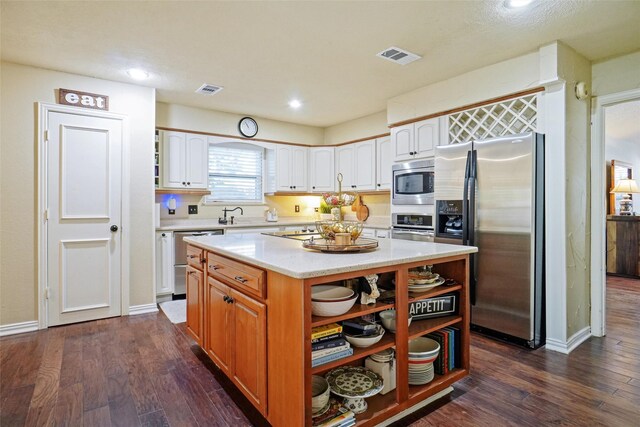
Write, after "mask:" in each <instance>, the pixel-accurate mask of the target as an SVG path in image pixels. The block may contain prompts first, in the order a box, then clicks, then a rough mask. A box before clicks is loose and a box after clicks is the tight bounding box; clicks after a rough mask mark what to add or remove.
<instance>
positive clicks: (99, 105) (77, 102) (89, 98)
mask: <svg viewBox="0 0 640 427" xmlns="http://www.w3.org/2000/svg"><path fill="white" fill-rule="evenodd" d="M58 102H59V103H60V104H65V105H73V106H76V107H84V108H93V109H96V110H105V111H109V97H108V96H106V95H99V94H97V93H89V92H80V91H77V90H70V89H59V90H58Z"/></svg>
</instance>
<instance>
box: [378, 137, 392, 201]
mask: <svg viewBox="0 0 640 427" xmlns="http://www.w3.org/2000/svg"><path fill="white" fill-rule="evenodd" d="M376 145H377V147H376V181H377V182H376V189H377V190H390V189H391V176H392V175H391V167H392V165H393V153H392V150H391V137H389V136H386V137H384V138H378V139H377V140H376Z"/></svg>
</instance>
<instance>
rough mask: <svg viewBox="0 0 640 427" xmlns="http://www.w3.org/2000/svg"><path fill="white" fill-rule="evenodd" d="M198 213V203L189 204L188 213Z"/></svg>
mask: <svg viewBox="0 0 640 427" xmlns="http://www.w3.org/2000/svg"><path fill="white" fill-rule="evenodd" d="M197 213H198V205H189V215H195V214H197Z"/></svg>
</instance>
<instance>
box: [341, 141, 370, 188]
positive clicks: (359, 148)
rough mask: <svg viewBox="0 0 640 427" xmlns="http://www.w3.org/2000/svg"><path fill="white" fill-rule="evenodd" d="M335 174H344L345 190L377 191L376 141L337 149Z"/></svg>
mask: <svg viewBox="0 0 640 427" xmlns="http://www.w3.org/2000/svg"><path fill="white" fill-rule="evenodd" d="M335 173H336V175H337V174H338V173H341V174H342V189H343V190H354V191H370V190H375V188H376V140H375V139H372V140H369V141H363V142H358V143H355V144H347V145H341V146H339V147H336V170H335Z"/></svg>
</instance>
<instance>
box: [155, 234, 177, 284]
mask: <svg viewBox="0 0 640 427" xmlns="http://www.w3.org/2000/svg"><path fill="white" fill-rule="evenodd" d="M172 252H173V233H172V232H171V231H162V232H157V233H156V295H167V294H172V293H173V253H172Z"/></svg>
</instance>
